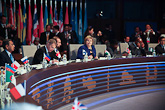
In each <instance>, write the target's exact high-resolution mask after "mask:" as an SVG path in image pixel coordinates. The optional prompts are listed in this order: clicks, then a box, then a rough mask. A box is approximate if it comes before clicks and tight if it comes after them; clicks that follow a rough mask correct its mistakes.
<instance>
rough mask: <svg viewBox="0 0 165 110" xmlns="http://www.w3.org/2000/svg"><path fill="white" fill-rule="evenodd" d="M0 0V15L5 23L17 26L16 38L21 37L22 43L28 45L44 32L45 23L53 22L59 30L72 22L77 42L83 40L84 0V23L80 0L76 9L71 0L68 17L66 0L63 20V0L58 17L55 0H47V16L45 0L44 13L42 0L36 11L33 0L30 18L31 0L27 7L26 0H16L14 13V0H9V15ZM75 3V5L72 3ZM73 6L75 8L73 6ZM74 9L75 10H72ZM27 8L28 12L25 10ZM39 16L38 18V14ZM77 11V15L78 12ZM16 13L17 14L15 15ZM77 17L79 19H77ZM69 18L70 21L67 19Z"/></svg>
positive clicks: (61, 30)
mask: <svg viewBox="0 0 165 110" xmlns="http://www.w3.org/2000/svg"><path fill="white" fill-rule="evenodd" d="M3 1H4V2H3V5H2V0H0V16H1V15H5V16H7V18H9V19H8V20H7V22H6V23H10V24H14V25H15V26H17V34H18V38H20V39H21V42H22V44H24V45H25V44H28V45H30V44H31V43H32V42H34V39H35V37H40V34H41V33H42V32H44V30H45V27H46V25H48V24H52V23H53V24H54V25H59V27H60V32H63V29H64V24H69V23H70V24H72V28H73V30H75V31H76V33H77V34H78V37H79V43H82V42H83V33H84V32H85V31H86V29H87V10H86V0H85V2H84V3H85V5H84V6H85V7H84V9H85V11H84V24H83V22H82V19H83V18H82V14H83V13H82V0H80V10H79V12H78V11H77V10H78V8H77V6H78V5H77V0H74V2H73V0H71V15H70V18H69V13H68V0H66V13H65V18H64V19H65V21H63V0H61V1H60V2H61V3H60V4H61V8H60V13H59V18H58V13H57V0H48V1H49V2H50V7H49V8H50V9H49V11H50V12H49V16H48V6H47V0H45V4H44V5H45V6H44V7H45V9H44V15H43V0H41V1H40V3H41V7H40V12H37V8H39V7H37V6H38V5H37V4H36V0H34V15H33V18H32V13H31V0H28V7H26V0H23V3H24V4H21V0H18V4H19V5H18V10H17V14H16V4H15V0H10V7H9V8H10V10H9V15H8V14H7V7H6V0H3ZM52 2H54V6H55V7H54V10H53V7H52V4H53V3H52ZM74 4H75V5H74ZM21 5H23V10H22V9H21ZM73 6H75V8H74V7H73ZM74 9H75V10H74ZM26 10H28V13H27V11H26ZM37 13H38V14H39V13H40V14H39V18H38V14H37ZM77 13H79V17H78V14H77ZM16 15H17V16H16ZM16 18H17V20H16ZM78 18H79V20H78ZM69 19H70V21H69Z"/></svg>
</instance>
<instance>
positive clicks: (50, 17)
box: [49, 0, 53, 24]
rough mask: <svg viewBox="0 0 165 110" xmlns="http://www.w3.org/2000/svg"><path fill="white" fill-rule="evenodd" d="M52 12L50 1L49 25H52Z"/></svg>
mask: <svg viewBox="0 0 165 110" xmlns="http://www.w3.org/2000/svg"><path fill="white" fill-rule="evenodd" d="M52 20H53V12H52V0H50V14H49V24H52V23H53V21H52Z"/></svg>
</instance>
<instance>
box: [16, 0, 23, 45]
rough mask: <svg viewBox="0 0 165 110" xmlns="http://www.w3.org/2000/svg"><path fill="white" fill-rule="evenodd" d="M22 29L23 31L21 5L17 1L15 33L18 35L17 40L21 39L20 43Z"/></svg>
mask: <svg viewBox="0 0 165 110" xmlns="http://www.w3.org/2000/svg"><path fill="white" fill-rule="evenodd" d="M22 29H23V20H22V10H21V3H20V0H19V8H18V27H17V31H18V32H17V33H18V38H20V39H21V42H22Z"/></svg>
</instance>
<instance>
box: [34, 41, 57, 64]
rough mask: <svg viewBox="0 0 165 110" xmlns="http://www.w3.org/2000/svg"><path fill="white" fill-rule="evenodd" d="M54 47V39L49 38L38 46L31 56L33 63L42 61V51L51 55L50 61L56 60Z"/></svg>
mask: <svg viewBox="0 0 165 110" xmlns="http://www.w3.org/2000/svg"><path fill="white" fill-rule="evenodd" d="M55 48H56V41H55V40H54V39H49V40H48V41H47V43H46V45H45V46H43V47H41V48H39V49H38V50H37V51H36V53H35V55H34V58H33V64H40V63H41V62H42V61H43V55H44V53H45V54H47V55H48V56H50V57H51V60H53V61H52V63H55V62H58V61H57V60H56V59H58V57H57V56H56V53H55V51H54V49H55Z"/></svg>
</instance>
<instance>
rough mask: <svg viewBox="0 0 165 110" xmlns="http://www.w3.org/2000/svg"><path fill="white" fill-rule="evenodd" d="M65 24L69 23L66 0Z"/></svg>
mask: <svg viewBox="0 0 165 110" xmlns="http://www.w3.org/2000/svg"><path fill="white" fill-rule="evenodd" d="M64 23H65V24H69V15H68V0H66V12H65V22H64Z"/></svg>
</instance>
